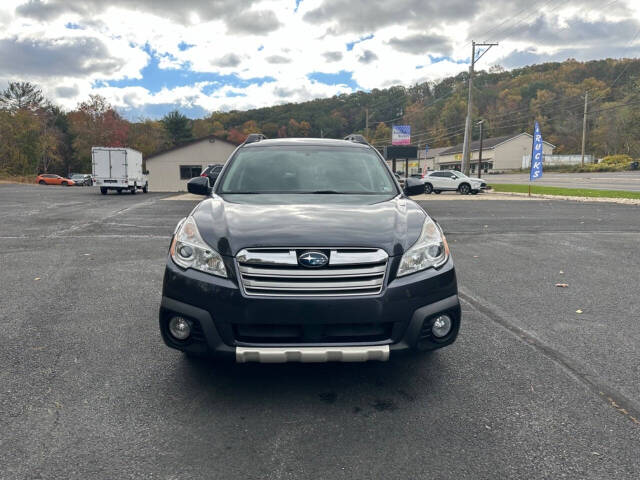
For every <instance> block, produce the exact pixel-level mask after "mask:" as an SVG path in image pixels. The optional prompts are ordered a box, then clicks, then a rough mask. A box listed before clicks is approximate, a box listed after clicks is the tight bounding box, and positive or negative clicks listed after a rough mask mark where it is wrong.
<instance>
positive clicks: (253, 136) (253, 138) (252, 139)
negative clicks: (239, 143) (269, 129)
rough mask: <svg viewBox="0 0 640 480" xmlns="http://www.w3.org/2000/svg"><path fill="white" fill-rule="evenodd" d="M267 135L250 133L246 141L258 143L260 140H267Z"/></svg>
mask: <svg viewBox="0 0 640 480" xmlns="http://www.w3.org/2000/svg"><path fill="white" fill-rule="evenodd" d="M266 138H267V137H266V136H264V135H263V134H261V133H250V134H249V136H248V137H247V139H246V140H245V141H244V143H256V142H259V141H260V140H265V139H266Z"/></svg>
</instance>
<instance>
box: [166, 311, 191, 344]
mask: <svg viewBox="0 0 640 480" xmlns="http://www.w3.org/2000/svg"><path fill="white" fill-rule="evenodd" d="M169 332H170V333H171V335H172V336H173V337H174V338H175V339H177V340H186V339H187V338H189V335H191V325H189V322H187V321H186V320H185V319H184V318H182V317H173V318H172V319H171V320H169Z"/></svg>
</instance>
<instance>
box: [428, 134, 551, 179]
mask: <svg viewBox="0 0 640 480" xmlns="http://www.w3.org/2000/svg"><path fill="white" fill-rule="evenodd" d="M532 146H533V137H532V136H531V134H529V133H517V134H515V135H505V136H503V137H494V138H485V139H484V141H483V142H482V171H483V172H484V173H488V172H491V171H495V172H505V171H509V170H519V169H521V168H522V157H523V156H526V155H529V156H530V155H531V148H532ZM554 148H555V145H552V144H551V143H549V142H543V144H542V153H543V155H544V156H545V158H546V157H547V155H552V154H553V149H554ZM479 153H480V141H479V140H476V141H474V142H471V173H476V170H477V167H478V157H479ZM461 163H462V144H459V145H456V146H454V147H450V148H446V149H444V150H442V151H440V152H438V156H437V157H436V158H435V161H434V164H435V165H434V169H435V170H460V168H461Z"/></svg>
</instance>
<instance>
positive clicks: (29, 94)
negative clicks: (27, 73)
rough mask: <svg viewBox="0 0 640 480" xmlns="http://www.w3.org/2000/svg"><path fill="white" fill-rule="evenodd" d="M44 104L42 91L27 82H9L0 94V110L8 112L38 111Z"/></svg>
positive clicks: (45, 102)
mask: <svg viewBox="0 0 640 480" xmlns="http://www.w3.org/2000/svg"><path fill="white" fill-rule="evenodd" d="M46 104H47V101H46V100H45V98H44V95H42V90H40V88H39V87H38V86H36V85H33V84H32V83H29V82H10V83H9V86H8V87H7V88H6V89H5V90H4V91H3V92H2V93H1V94H0V108H2V109H6V110H10V111H16V110H23V109H27V110H39V109H42V108H45V106H46Z"/></svg>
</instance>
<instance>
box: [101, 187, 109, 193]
mask: <svg viewBox="0 0 640 480" xmlns="http://www.w3.org/2000/svg"><path fill="white" fill-rule="evenodd" d="M100 193H101V194H102V195H106V194H107V189H106V188H105V187H100Z"/></svg>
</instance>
